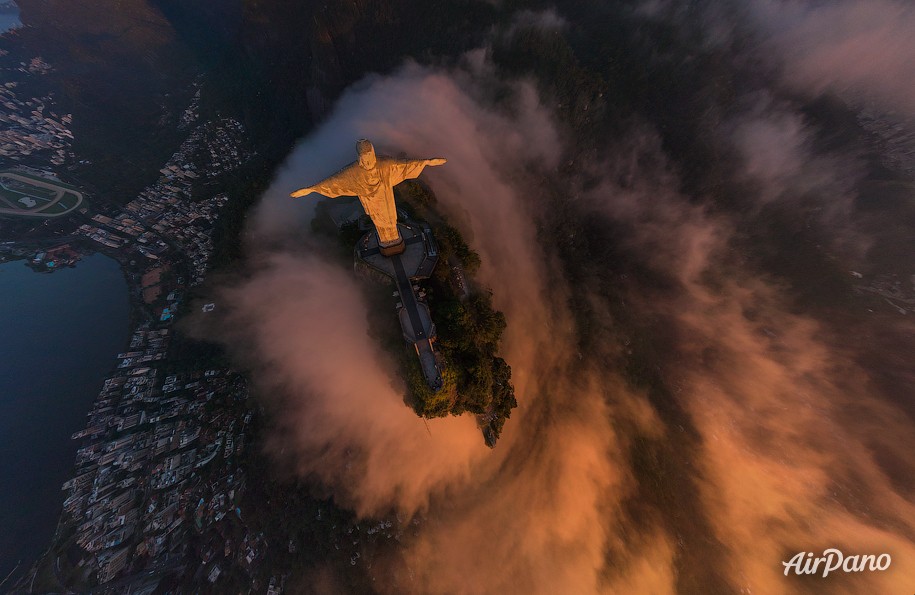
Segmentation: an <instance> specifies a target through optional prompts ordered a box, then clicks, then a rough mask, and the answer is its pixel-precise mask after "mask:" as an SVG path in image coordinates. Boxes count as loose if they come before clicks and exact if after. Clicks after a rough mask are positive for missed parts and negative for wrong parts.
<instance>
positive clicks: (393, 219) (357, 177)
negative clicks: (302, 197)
mask: <svg viewBox="0 0 915 595" xmlns="http://www.w3.org/2000/svg"><path fill="white" fill-rule="evenodd" d="M425 167H426V162H425V159H394V158H393V157H386V156H383V155H378V156H377V157H376V163H375V167H374V168H373V169H371V170H366V169H365V168H363V167H361V166H360V165H359V162H358V161H354V162H353V163H351V164H349V165H347V166H346V167H344V168H343V169H341V170H340V171H338V172H337V173H335V174H334V175H332V176H330V177H329V178H326V179H324V180H321V181H320V182H318V183H317V184H314V185H312V186H311V188H312V189H313V190H314V191H315V192H318V193H320V194H323V195H324V196H327V197H329V198H337V197H338V196H358V197H359V202H361V203H362V208H363V209H365V212H366V213H367V214H368V216H369V217H371V219H372V223H374V224H375V229H376V230H377V231H378V240H379V243H380V244H381V245H382V246H392V245H394V244H397V243H398V242H400V232H399V231H397V208H396V207H395V206H394V186H396V185H397V184H400V183H401V182H403V181H404V180H412V179H413V178H416V177H418V176H419V174H420V173H422V171H423V168H425Z"/></svg>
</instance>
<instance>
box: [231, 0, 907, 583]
mask: <svg viewBox="0 0 915 595" xmlns="http://www.w3.org/2000/svg"><path fill="white" fill-rule="evenodd" d="M840 4H841V3H840ZM802 14H803V15H808V12H803V13H802ZM811 18H813V17H811ZM835 18H838V17H835ZM828 20H829V19H827V21H828ZM819 22H820V21H817V23H819ZM810 26H811V27H813V25H810ZM816 26H817V27H825V25H816ZM830 40H831V38H827V39H826V41H825V42H824V43H825V44H826V45H829V43H831V41H830ZM818 55H819V54H818V53H817V52H816V51H814V50H809V51H807V52H806V53H803V54H802V56H804V57H805V59H809V60H811V61H812V62H811V63H813V61H816V60H822V58H819V57H817V56H818ZM814 58H816V60H814ZM799 72H800V71H799ZM843 77H844V78H843ZM853 79H855V77H854V76H852V75H847V74H843V73H839V74H835V75H833V76H831V78H829V79H828V80H827V82H825V83H823V84H836V85H840V84H844V83H842V81H850V82H849V86H848V88H851V87H852V86H853V85H852V82H854V83H855V84H858V83H860V82H863V79H862V80H861V81H856V80H853ZM810 80H812V79H810ZM824 80H825V79H824ZM499 84H504V83H498V82H496V81H495V80H493V77H492V73H491V72H490V71H489V69H488V67H487V62H486V59H485V54H484V53H482V52H481V53H477V54H474V55H471V56H468V58H467V60H466V63H465V65H464V67H462V68H459V69H454V70H437V69H429V68H422V67H419V66H416V65H407V66H406V67H404V68H403V69H401V70H400V71H399V72H397V73H395V74H393V75H391V76H387V77H371V78H368V79H366V80H364V81H363V82H362V83H360V84H359V85H356V86H355V87H353V88H352V89H351V90H350V91H349V92H348V93H347V94H345V95H344V97H343V98H341V100H340V101H339V103H338V104H337V106H336V109H335V111H334V112H333V114H331V116H330V117H329V118H328V120H327V121H326V122H325V123H323V124H322V126H321V127H320V128H318V129H317V130H316V131H315V132H314V133H313V134H312V135H310V136H309V137H308V138H306V139H304V140H303V141H302V143H301V144H300V145H299V146H298V147H297V148H296V150H295V151H294V153H293V154H292V155H291V156H290V158H289V159H288V161H287V163H286V165H285V166H284V167H283V169H282V170H281V171H280V172H279V174H278V176H277V178H276V180H275V181H274V183H273V185H272V186H271V188H270V189H269V190H268V191H267V192H266V194H265V196H264V198H263V200H262V203H261V205H260V206H259V207H258V209H257V212H256V213H255V216H254V218H253V221H252V223H251V230H250V234H249V236H248V240H247V241H248V250H249V253H250V254H251V263H250V267H249V271H248V276H247V277H246V278H244V279H243V280H237V281H235V282H233V283H231V284H230V285H229V286H227V287H225V288H223V289H222V290H221V291H222V292H223V300H222V301H223V303H231V304H232V306H231V307H230V308H228V310H229V312H228V314H227V315H226V318H225V319H224V320H223V323H222V324H221V329H219V330H218V331H215V332H217V334H218V335H219V336H220V337H221V338H222V340H223V341H225V342H226V343H227V344H228V345H230V346H231V347H232V348H233V349H235V351H236V355H237V357H239V358H241V359H242V360H243V361H244V362H246V364H247V365H248V366H249V367H251V369H252V370H253V376H254V380H255V382H256V384H257V386H258V393H259V394H260V398H261V399H262V400H263V402H265V403H266V404H267V406H268V407H269V409H270V410H271V411H272V418H273V419H274V423H275V428H274V430H273V433H272V434H271V435H270V436H269V437H268V439H267V449H268V450H269V451H270V452H271V453H272V454H273V455H274V456H275V457H276V460H277V461H278V462H280V463H281V464H285V465H288V466H289V468H290V469H291V470H293V471H294V472H295V473H297V474H299V475H300V476H302V477H305V478H309V479H312V480H314V481H317V482H320V483H321V484H322V485H324V486H326V487H327V488H328V489H330V490H331V492H332V493H333V495H334V497H335V499H336V500H337V501H338V502H341V503H343V504H344V505H345V506H348V507H350V508H352V509H353V510H354V511H355V512H356V513H357V514H358V515H359V516H361V517H371V516H376V515H383V514H386V513H387V512H389V511H392V510H394V511H397V513H398V514H400V515H402V517H403V518H406V519H410V518H418V517H422V518H423V519H426V520H425V521H424V522H423V523H422V524H420V525H419V528H418V529H417V530H416V532H415V534H413V535H412V536H411V537H409V538H408V539H405V540H404V541H403V542H402V543H401V544H400V545H399V546H398V548H397V550H396V552H394V553H390V554H389V555H388V556H384V557H380V558H379V559H377V560H375V561H374V562H375V564H374V565H373V566H372V569H371V570H370V574H371V575H372V576H373V578H375V579H377V582H376V583H375V584H376V585H378V589H379V590H382V591H388V592H448V593H481V592H493V593H495V592H506V593H555V592H575V593H597V592H619V593H630V592H651V593H674V592H717V591H722V590H730V591H735V592H753V593H759V592H762V593H768V592H808V591H814V592H815V591H817V590H819V589H820V588H821V587H823V585H824V584H825V583H822V582H816V581H822V580H823V579H819V578H809V577H785V576H784V575H783V566H782V564H781V562H782V561H786V560H788V559H790V557H791V556H792V555H794V554H795V553H796V552H798V551H813V552H815V553H816V554H819V553H820V552H821V551H822V550H823V549H825V548H826V547H838V548H840V549H842V550H843V551H846V552H847V553H874V554H879V553H883V552H888V553H890V554H891V555H892V556H893V560H894V564H893V566H892V567H891V569H890V570H889V571H886V572H883V573H868V574H858V575H836V576H835V577H830V578H829V584H828V587H829V589H830V591H831V592H833V591H834V592H847V593H855V592H892V591H893V589H898V588H899V587H900V586H910V585H912V584H915V564H913V560H915V522H913V520H912V519H915V509H913V503H912V498H913V490H912V488H911V485H909V486H908V487H906V483H905V481H904V478H905V477H907V476H909V477H910V476H911V475H912V474H913V472H915V468H913V467H915V464H913V461H912V458H911V456H910V455H909V454H907V453H911V452H913V451H915V435H913V432H912V429H911V424H910V423H908V422H907V418H906V417H905V415H903V414H901V412H900V410H899V409H898V408H897V407H896V406H895V405H894V404H893V403H892V402H891V401H889V400H888V399H886V398H884V397H885V396H884V395H883V394H882V393H881V391H880V388H879V386H878V385H877V384H875V383H874V382H873V379H872V378H871V376H870V373H869V372H868V370H867V369H865V368H863V367H862V366H861V365H860V363H859V362H860V359H859V358H858V357H857V355H858V354H856V353H855V351H854V349H853V348H851V347H848V346H843V345H844V344H841V343H838V342H837V341H836V337H835V336H833V334H832V331H831V330H830V328H829V327H827V326H825V325H823V324H822V323H821V322H820V321H818V320H817V319H815V318H813V317H811V316H807V315H804V314H803V313H801V312H798V311H797V309H796V308H794V307H793V305H792V303H791V300H790V299H789V290H788V288H786V287H784V286H783V284H781V283H780V282H779V281H776V280H774V279H772V278H771V277H769V276H767V275H765V274H764V273H761V272H759V271H754V270H753V269H752V268H751V267H747V266H745V265H746V262H747V261H746V259H745V258H744V255H742V254H741V253H740V244H739V242H737V241H736V238H737V237H738V235H739V229H740V228H741V226H742V225H745V224H746V222H747V221H748V220H749V219H748V218H749V217H752V216H753V213H752V212H751V213H749V214H748V213H734V212H727V211H723V210H721V209H716V208H713V206H712V204H711V201H708V200H705V199H704V197H698V199H697V197H686V196H683V195H682V194H681V193H680V191H679V182H678V179H677V174H676V171H675V169H676V168H675V167H674V166H673V165H671V164H669V163H668V162H667V159H666V157H665V156H664V153H663V150H662V149H661V143H660V140H659V139H658V137H657V136H656V135H655V134H654V133H653V132H652V131H651V129H650V127H647V126H644V125H636V124H634V125H633V126H632V127H631V129H630V133H629V134H627V135H626V136H623V137H621V138H614V139H607V150H606V151H605V155H604V157H603V158H602V159H601V160H599V161H592V162H589V163H584V164H580V168H579V171H578V172H576V173H573V174H571V175H567V176H566V177H564V178H562V185H561V187H562V190H561V191H558V192H557V191H556V190H555V185H551V184H549V183H547V182H548V181H549V180H554V179H555V178H556V177H557V176H560V174H559V168H558V166H559V164H560V163H561V162H562V156H563V153H564V151H565V150H566V149H567V148H568V147H566V146H565V145H564V142H563V140H562V134H561V130H560V129H559V128H558V126H557V124H556V123H555V122H554V121H553V120H552V119H551V117H550V115H549V113H548V111H547V110H546V109H545V108H544V107H543V106H542V105H541V103H540V101H539V99H538V97H537V94H536V92H535V91H534V87H533V86H532V85H531V84H528V83H525V82H516V83H509V84H508V86H509V87H510V90H511V93H510V100H509V101H507V102H505V101H503V102H501V103H499V104H498V105H499V107H495V104H494V103H493V102H492V101H490V100H489V99H488V97H489V95H490V92H491V91H492V89H493V88H494V87H495V86H496V85H499ZM817 84H819V83H817ZM895 93H896V91H891V90H889V88H888V90H887V91H886V94H885V97H886V98H888V100H889V98H891V97H895ZM748 105H752V106H754V107H752V108H748V109H747V110H746V111H745V112H743V115H742V116H738V117H735V119H734V120H732V121H730V122H728V123H727V125H726V126H725V128H724V133H723V138H722V141H721V142H724V143H727V144H728V145H729V146H734V147H737V148H738V151H739V152H740V154H741V155H742V157H743V158H742V160H741V166H740V167H741V168H742V169H741V170H740V171H737V172H735V173H734V175H735V177H736V178H737V179H740V180H752V181H753V182H754V183H755V184H757V185H758V192H757V193H756V194H754V197H755V198H754V199H753V200H755V201H757V205H758V206H759V208H762V207H764V206H765V205H767V204H772V203H780V204H782V205H784V206H785V208H788V209H798V211H799V212H802V209H807V208H808V207H809V206H810V205H806V204H801V203H800V202H798V203H797V204H795V202H793V201H794V200H795V199H794V198H793V197H797V196H809V195H811V194H827V193H828V192H826V191H827V190H829V189H838V190H839V191H840V192H833V193H832V195H833V197H834V198H835V202H834V204H833V205H832V207H830V208H826V209H825V211H826V212H827V213H829V215H828V216H824V217H823V218H822V222H823V225H825V226H829V227H830V228H833V229H839V228H842V226H843V225H847V223H848V220H849V218H850V215H849V212H850V210H849V209H850V205H851V204H852V201H853V198H854V195H853V186H854V184H853V183H852V182H848V183H845V182H843V181H842V180H841V179H839V181H838V182H837V181H836V180H835V178H833V177H830V176H829V175H828V174H829V172H830V171H832V170H834V169H837V168H838V169H841V167H840V166H837V163H839V164H841V163H842V162H841V161H839V162H837V161H835V159H834V158H829V157H824V156H823V155H821V154H819V153H817V152H816V151H815V150H814V149H813V147H812V145H811V144H810V142H809V135H808V131H807V126H808V125H807V123H806V122H805V120H804V119H803V118H802V117H801V116H800V115H799V113H798V112H797V111H795V109H794V108H793V107H792V106H790V105H787V106H786V105H783V104H780V103H778V102H777V101H773V100H770V99H767V98H764V99H761V100H758V101H755V102H750V103H749V104H748ZM360 137H367V138H371V139H372V140H373V141H374V142H375V144H376V146H377V147H378V149H379V151H381V152H385V151H388V152H390V153H395V154H396V153H400V152H405V153H407V154H410V155H416V156H432V155H443V156H445V157H447V158H448V164H447V165H446V166H444V167H441V168H436V169H434V170H432V171H429V172H427V173H425V174H424V175H423V176H424V179H426V180H427V181H428V183H429V184H430V185H431V186H432V187H433V189H434V190H435V193H436V196H437V198H438V200H439V203H440V207H441V208H442V209H443V210H444V211H445V213H446V214H447V215H448V216H449V218H450V219H451V220H452V221H455V222H457V224H458V225H459V226H460V227H461V229H462V231H463V232H464V233H465V235H466V237H467V239H468V240H469V241H470V243H471V244H472V245H473V247H474V249H476V250H477V251H478V252H479V253H480V255H481V257H482V261H483V266H482V269H481V272H480V275H481V277H482V280H483V282H484V283H486V284H487V285H489V286H490V287H491V288H492V289H493V299H494V303H495V305H496V307H497V308H499V309H501V310H502V311H504V312H505V315H506V318H507V322H508V329H507V331H506V335H505V338H504V342H503V349H502V354H501V355H502V356H503V357H504V358H505V359H506V361H507V362H508V363H509V364H510V365H511V366H512V370H513V378H514V382H515V387H516V394H517V397H518V401H519V407H518V409H517V411H516V413H515V414H513V416H512V418H511V420H509V422H508V423H507V425H506V427H505V431H504V434H503V438H502V440H501V442H500V443H499V446H498V448H496V449H495V450H494V451H489V450H487V449H486V448H485V447H483V445H482V441H481V440H480V436H479V433H478V431H477V430H476V428H475V424H474V423H473V420H472V419H470V418H448V419H441V420H434V421H430V422H429V427H428V430H427V429H426V427H425V426H424V425H423V422H422V421H421V420H419V419H417V418H416V417H415V416H414V414H413V413H412V412H411V411H410V410H409V409H408V408H407V407H405V406H404V404H403V401H402V393H403V386H402V383H401V382H400V381H399V380H398V379H397V371H396V368H395V365H394V362H393V360H392V358H391V357H390V356H389V355H388V354H386V353H385V352H384V351H383V350H382V349H381V348H380V347H379V346H378V345H377V344H376V343H375V342H374V340H373V339H372V337H371V336H370V335H369V334H368V331H367V326H368V323H367V320H368V316H369V312H368V305H367V302H366V299H365V298H364V296H363V294H362V291H361V290H360V287H359V284H358V282H357V281H356V280H355V279H354V277H353V275H352V274H351V272H349V271H347V270H345V269H342V268H340V267H339V266H338V265H337V264H335V263H333V262H331V261H330V260H329V259H328V258H326V257H325V256H324V255H323V252H322V249H321V247H320V246H319V245H318V244H317V243H316V242H315V241H314V239H313V238H311V237H309V232H308V229H309V228H308V221H309V219H310V216H311V214H312V207H311V206H310V205H309V204H308V203H307V202H293V201H291V200H289V199H288V193H289V191H291V190H293V189H295V188H298V187H300V186H302V185H304V184H306V183H309V182H311V181H314V180H316V179H319V178H321V177H323V176H325V175H327V173H328V172H331V171H334V170H335V169H337V168H339V167H340V165H342V164H344V163H347V162H349V161H350V160H352V159H353V140H354V139H356V138H360ZM779 149H782V150H779ZM585 180H587V183H585ZM595 180H597V182H596V183H595ZM824 204H826V203H822V202H821V203H818V204H817V205H814V207H813V208H821V207H823V206H824ZM826 206H828V205H826ZM570 222H571V223H570ZM592 228H598V229H599V230H602V231H600V232H595V231H593V229H592ZM589 230H591V231H589ZM586 232H587V233H586ZM561 234H565V235H561ZM576 234H580V235H581V236H587V237H576ZM559 245H564V246H573V247H574V248H572V249H569V250H560V249H559V248H558V246H559ZM570 254H572V255H574V257H575V260H576V262H574V263H573V262H571V260H570ZM607 254H616V255H619V254H625V255H626V258H628V259H631V262H621V261H619V260H614V259H613V258H610V257H607V256H606V255H607ZM633 269H638V270H640V271H648V272H649V273H650V276H651V277H652V278H653V279H655V280H656V281H657V282H655V283H653V284H648V283H644V282H642V281H641V280H637V279H633V278H631V277H629V276H628V275H627V274H625V273H622V272H617V271H626V270H633ZM573 278H575V279H577V280H581V279H585V280H587V282H575V283H573V282H572V281H570V279H573ZM610 287H612V288H613V289H612V291H608V290H607V289H608V288H610ZM573 304H575V305H576V306H574V307H573ZM582 304H586V307H583V306H581V305H582ZM582 308H584V309H586V310H587V313H588V314H587V319H586V320H587V324H588V329H587V330H588V332H590V333H591V334H592V335H596V336H597V337H599V340H598V341H592V342H590V343H587V349H584V350H583V349H582V346H583V344H585V343H584V339H583V334H584V330H585V329H583V328H582V322H581V321H582V311H581V309H582ZM392 315H393V313H392ZM633 321H636V322H635V323H634V322H633ZM636 323H637V324H636ZM639 324H643V326H641V327H639V326H638V325H639ZM633 325H635V327H637V328H642V329H643V330H644V331H645V332H650V333H653V334H655V335H657V336H652V337H649V338H648V339H647V342H648V343H651V344H654V343H657V344H658V345H663V349H659V350H657V351H651V350H649V352H646V350H645V348H644V347H639V345H638V344H640V343H641V344H644V342H645V341H641V340H640V338H639V337H637V336H634V335H633V332H634V327H633ZM634 359H638V362H639V364H640V365H643V366H644V369H645V370H646V371H645V372H644V376H645V377H646V378H649V377H650V378H652V379H654V380H653V381H647V380H646V382H644V383H640V382H639V380H640V377H639V375H633V374H632V373H627V372H626V370H627V369H629V368H631V367H632V366H633V365H634V361H633V360H634ZM655 381H656V382H655ZM658 383H660V384H658ZM659 387H660V388H659ZM888 462H892V464H888Z"/></svg>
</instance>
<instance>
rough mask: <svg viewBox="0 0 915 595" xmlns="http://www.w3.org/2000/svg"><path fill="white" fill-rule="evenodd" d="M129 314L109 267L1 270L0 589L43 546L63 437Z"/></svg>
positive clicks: (71, 450) (120, 340)
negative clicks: (46, 272) (2, 583)
mask: <svg viewBox="0 0 915 595" xmlns="http://www.w3.org/2000/svg"><path fill="white" fill-rule="evenodd" d="M128 313H129V302H128V293H127V283H126V281H125V279H124V275H123V274H122V273H121V271H120V269H119V268H118V263H117V262H115V261H114V260H112V259H110V258H108V257H105V256H102V255H100V254H95V255H92V256H89V257H87V258H85V259H83V260H82V261H80V262H79V263H78V264H77V265H76V268H73V269H61V270H59V271H56V272H54V273H51V274H39V273H34V272H32V270H31V269H29V268H27V267H26V266H25V265H24V264H23V263H22V262H21V261H19V262H11V263H7V264H3V265H0V581H2V580H3V579H4V578H5V577H6V576H7V574H8V573H9V572H10V570H12V568H13V567H14V566H16V563H17V562H18V561H19V560H22V561H23V562H22V566H20V568H19V569H18V570H17V572H16V574H17V575H18V574H20V573H22V572H23V571H24V570H28V568H29V566H30V565H31V563H32V561H33V560H34V559H35V558H36V557H37V556H38V555H40V554H41V553H42V552H43V551H44V550H45V548H46V547H47V546H48V545H49V542H50V538H51V536H52V535H53V534H54V529H55V527H56V525H57V519H58V516H59V514H60V509H61V504H62V503H63V492H61V489H60V488H61V484H62V483H63V482H64V481H66V480H67V479H68V478H69V475H70V472H71V470H72V466H73V460H74V456H75V454H76V447H77V444H76V442H75V441H73V440H71V439H70V436H71V435H72V434H73V432H75V431H77V430H79V429H81V428H83V427H85V423H86V413H87V412H88V411H89V408H90V407H91V404H92V402H93V400H94V399H95V397H96V396H97V395H98V392H99V390H100V389H101V387H102V382H103V381H104V379H105V376H106V375H107V373H108V372H109V371H110V370H111V368H112V367H113V366H114V364H115V355H117V353H118V352H119V351H121V350H123V348H124V346H125V344H126V342H127V338H128V335H129V328H128ZM9 587H10V583H9V582H8V583H7V584H5V585H2V586H0V592H3V591H4V590H5V589H8V588H9Z"/></svg>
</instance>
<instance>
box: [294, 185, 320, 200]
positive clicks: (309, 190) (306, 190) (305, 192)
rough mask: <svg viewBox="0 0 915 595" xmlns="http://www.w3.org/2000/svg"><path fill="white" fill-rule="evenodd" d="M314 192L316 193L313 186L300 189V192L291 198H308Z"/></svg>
mask: <svg viewBox="0 0 915 595" xmlns="http://www.w3.org/2000/svg"><path fill="white" fill-rule="evenodd" d="M314 191H315V189H314V188H312V187H311V186H308V187H307V188H299V189H298V190H296V191H295V192H293V193H292V194H290V195H289V196H291V197H292V198H302V197H303V196H308V195H309V194H311V193H312V192H314Z"/></svg>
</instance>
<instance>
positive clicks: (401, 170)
mask: <svg viewBox="0 0 915 595" xmlns="http://www.w3.org/2000/svg"><path fill="white" fill-rule="evenodd" d="M446 162H447V160H446V159H443V158H441V157H434V158H432V159H397V160H394V162H393V164H392V165H393V171H392V176H391V183H392V184H394V185H396V184H399V183H400V182H403V181H404V180H412V179H414V178H418V177H419V174H421V173H422V172H423V169H424V168H425V167H426V166H427V165H430V166H435V165H444V164H445V163H446Z"/></svg>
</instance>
